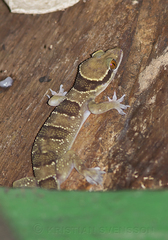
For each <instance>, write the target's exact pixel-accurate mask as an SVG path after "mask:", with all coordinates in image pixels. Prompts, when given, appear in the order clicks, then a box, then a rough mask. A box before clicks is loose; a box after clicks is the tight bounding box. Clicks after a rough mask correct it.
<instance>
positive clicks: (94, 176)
mask: <svg viewBox="0 0 168 240" xmlns="http://www.w3.org/2000/svg"><path fill="white" fill-rule="evenodd" d="M104 173H106V172H105V171H100V168H99V167H95V168H87V169H86V170H85V173H84V176H85V178H86V180H87V181H88V182H89V183H91V184H100V185H102V184H103V174H104Z"/></svg>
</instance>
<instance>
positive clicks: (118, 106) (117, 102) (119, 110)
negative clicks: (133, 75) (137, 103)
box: [108, 91, 130, 115]
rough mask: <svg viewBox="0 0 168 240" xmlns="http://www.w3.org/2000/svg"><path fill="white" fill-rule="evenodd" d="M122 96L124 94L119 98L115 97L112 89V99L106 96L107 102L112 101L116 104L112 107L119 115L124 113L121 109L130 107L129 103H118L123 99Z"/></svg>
mask: <svg viewBox="0 0 168 240" xmlns="http://www.w3.org/2000/svg"><path fill="white" fill-rule="evenodd" d="M124 97H125V94H124V95H123V96H122V97H121V98H119V99H117V96H116V92H115V91H114V95H113V98H112V99H111V98H109V97H108V100H109V102H114V103H115V105H116V106H115V107H114V108H115V109H116V110H117V111H118V112H119V113H120V114H121V115H125V114H126V113H125V112H124V111H123V110H122V109H127V108H128V107H130V106H129V105H124V104H120V103H121V102H122V101H123V100H124Z"/></svg>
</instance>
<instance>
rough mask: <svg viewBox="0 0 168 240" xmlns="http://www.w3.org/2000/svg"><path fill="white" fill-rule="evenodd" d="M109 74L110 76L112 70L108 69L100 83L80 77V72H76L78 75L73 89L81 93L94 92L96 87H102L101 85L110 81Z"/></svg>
mask: <svg viewBox="0 0 168 240" xmlns="http://www.w3.org/2000/svg"><path fill="white" fill-rule="evenodd" d="M111 74H112V70H111V69H110V70H109V71H108V73H107V75H106V76H105V77H104V78H103V79H102V81H94V80H93V81H92V80H88V79H87V78H84V77H82V76H81V74H80V72H78V75H77V78H76V81H75V84H74V88H75V89H76V90H78V91H81V92H86V91H90V90H94V89H96V87H97V86H99V85H102V84H103V83H106V82H107V81H108V80H109V79H110V77H111Z"/></svg>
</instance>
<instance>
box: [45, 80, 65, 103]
mask: <svg viewBox="0 0 168 240" xmlns="http://www.w3.org/2000/svg"><path fill="white" fill-rule="evenodd" d="M50 92H51V94H52V97H50V96H49V95H47V97H48V98H49V101H48V104H49V105H50V106H53V107H56V106H58V105H59V104H60V103H61V102H62V101H63V100H64V99H65V95H66V94H67V92H64V88H63V85H62V84H61V85H60V89H59V92H58V93H57V92H55V91H53V90H52V89H50Z"/></svg>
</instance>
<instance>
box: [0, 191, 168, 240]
mask: <svg viewBox="0 0 168 240" xmlns="http://www.w3.org/2000/svg"><path fill="white" fill-rule="evenodd" d="M167 199H168V192H167V191H119V192H65V191H47V190H42V189H9V190H5V189H4V188H1V189H0V204H1V206H2V208H3V211H4V212H5V215H6V216H7V217H8V218H9V219H10V220H11V223H12V224H13V226H14V228H15V229H16V230H17V232H18V233H19V234H20V236H21V239H23V240H30V239H31V240H38V239H39V240H43V239H44V240H48V239H50V240H55V239H66V240H68V239H78V240H79V239H80V240H86V239H87V240H90V239H92V240H94V239H97V240H99V239H122V240H123V239H128V240H135V239H136V240H138V239H141V240H142V239H145V240H154V239H157V240H158V239H162V240H164V239H168V204H167Z"/></svg>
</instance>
